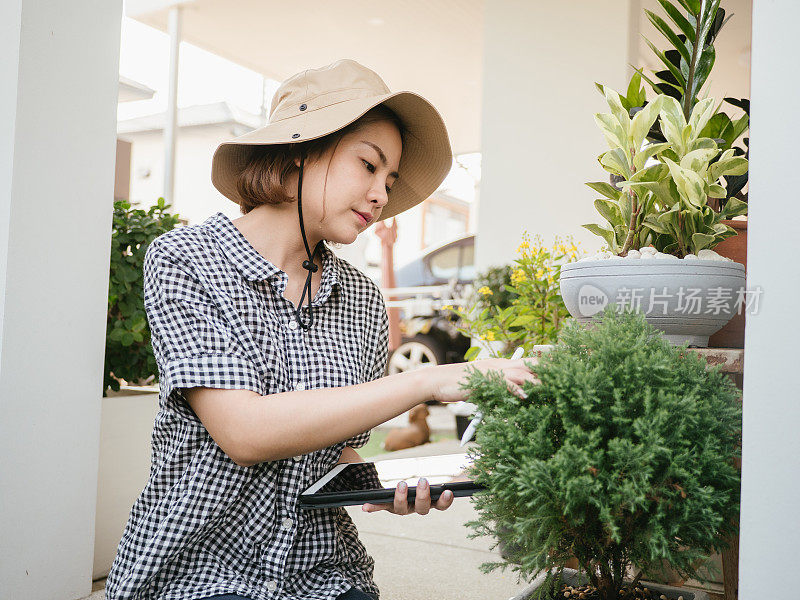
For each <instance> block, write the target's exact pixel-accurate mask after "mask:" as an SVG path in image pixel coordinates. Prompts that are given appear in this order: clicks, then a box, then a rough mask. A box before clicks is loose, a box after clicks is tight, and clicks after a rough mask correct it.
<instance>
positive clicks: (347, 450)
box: [336, 446, 364, 465]
mask: <svg viewBox="0 0 800 600" xmlns="http://www.w3.org/2000/svg"><path fill="white" fill-rule="evenodd" d="M357 462H364V459H363V458H362V457H361V455H360V454H359V453H358V452H356V451H355V450H353V449H352V448H351V447H350V446H345V447H344V448H342V454H341V456H340V457H339V462H337V463H336V464H337V465H338V464H341V463H357Z"/></svg>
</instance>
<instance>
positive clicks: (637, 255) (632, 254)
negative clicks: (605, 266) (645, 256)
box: [626, 250, 642, 258]
mask: <svg viewBox="0 0 800 600" xmlns="http://www.w3.org/2000/svg"><path fill="white" fill-rule="evenodd" d="M641 257H642V253H641V252H639V251H638V250H628V256H626V258H641Z"/></svg>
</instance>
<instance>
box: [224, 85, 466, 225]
mask: <svg viewBox="0 0 800 600" xmlns="http://www.w3.org/2000/svg"><path fill="white" fill-rule="evenodd" d="M380 104H384V105H386V107H388V108H389V109H391V110H392V111H393V112H394V113H395V114H396V115H397V116H398V118H399V119H400V120H401V121H402V122H403V125H404V126H405V128H406V135H405V138H404V143H403V152H402V154H401V157H400V165H399V168H398V172H399V174H400V177H399V178H398V179H397V181H396V182H395V183H394V184H392V191H391V193H390V194H389V201H388V202H387V204H386V206H384V208H383V211H381V216H380V218H379V219H378V220H379V221H382V220H384V219H388V218H390V217H393V216H395V215H398V214H400V213H401V212H403V211H405V210H408V209H409V208H411V207H413V206H416V205H417V204H419V203H420V202H422V201H423V200H425V199H427V198H428V197H429V196H430V195H431V194H432V193H433V192H434V191H436V189H437V188H438V187H439V185H441V183H442V181H444V179H445V177H447V174H448V173H449V172H450V169H451V167H452V165H453V154H452V150H451V146H450V139H449V137H448V135H447V128H446V127H445V124H444V120H443V119H442V116H441V115H440V114H439V112H438V111H437V110H436V108H435V107H434V106H433V105H432V104H431V103H430V102H428V101H427V100H426V99H425V98H423V97H422V96H420V95H419V94H415V93H414V92H409V91H401V92H394V93H391V94H383V95H380V96H370V97H367V98H358V99H354V100H347V101H344V102H339V103H337V104H333V105H331V106H326V107H322V108H318V109H316V110H309V111H308V112H305V113H303V114H302V115H297V116H295V117H291V118H288V119H283V120H280V121H276V122H274V123H269V124H267V125H265V126H264V127H260V128H259V129H255V130H253V131H251V132H249V133H246V134H244V135H242V136H239V137H237V138H235V139H233V140H228V141H226V142H222V143H221V144H220V145H219V146H217V149H216V150H215V152H214V157H213V159H212V165H211V181H212V183H213V184H214V187H216V188H217V189H218V190H219V191H220V193H222V194H223V195H224V196H226V197H227V198H229V199H231V200H233V201H234V202H236V203H237V204H239V203H241V198H240V197H239V193H238V192H237V190H236V180H237V178H238V176H239V174H240V173H241V171H242V169H243V168H244V167H245V166H246V164H247V161H248V160H249V158H250V156H251V148H252V147H253V146H269V145H273V144H293V143H300V142H305V141H309V140H313V139H316V138H319V137H322V136H325V135H328V134H331V133H333V132H335V131H338V130H340V129H342V128H343V127H346V126H347V125H349V124H350V123H352V122H354V121H356V120H357V119H359V118H360V117H362V116H363V115H364V114H365V113H367V112H368V111H369V110H370V109H372V108H374V107H376V106H378V105H380ZM297 134H299V135H297Z"/></svg>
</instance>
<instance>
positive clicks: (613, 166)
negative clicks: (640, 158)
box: [600, 148, 631, 179]
mask: <svg viewBox="0 0 800 600" xmlns="http://www.w3.org/2000/svg"><path fill="white" fill-rule="evenodd" d="M600 164H601V165H603V167H605V169H606V170H607V171H609V172H610V173H614V174H615V175H620V176H622V177H624V178H625V179H630V177H631V168H630V166H629V165H628V155H627V153H626V152H625V151H624V150H622V149H621V148H615V149H613V150H609V151H608V152H606V153H605V154H603V156H602V157H601V158H600Z"/></svg>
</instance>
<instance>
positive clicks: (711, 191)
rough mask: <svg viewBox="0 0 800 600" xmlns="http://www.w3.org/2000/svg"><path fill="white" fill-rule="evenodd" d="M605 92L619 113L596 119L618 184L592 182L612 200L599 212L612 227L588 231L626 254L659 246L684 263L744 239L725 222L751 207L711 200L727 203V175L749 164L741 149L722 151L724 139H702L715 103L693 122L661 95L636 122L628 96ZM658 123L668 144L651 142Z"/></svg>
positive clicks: (695, 113)
mask: <svg viewBox="0 0 800 600" xmlns="http://www.w3.org/2000/svg"><path fill="white" fill-rule="evenodd" d="M604 90H605V94H606V101H607V102H608V105H609V107H610V108H611V112H610V113H598V114H596V115H595V121H596V123H597V124H598V126H599V127H600V129H601V130H602V132H603V134H604V135H605V138H606V141H607V142H608V145H609V148H610V149H609V150H608V151H607V152H605V153H603V154H601V155H600V157H599V159H598V160H599V162H600V165H601V166H602V167H603V168H604V169H605V170H606V171H608V172H609V173H611V174H612V175H613V176H615V178H616V181H617V182H618V184H617V186H614V185H610V184H608V183H604V182H591V183H588V184H587V185H588V186H589V187H591V188H592V189H593V190H595V191H596V192H598V193H599V194H601V195H602V196H604V198H600V199H597V200H595V208H596V209H597V211H598V212H599V213H600V215H601V216H602V217H603V218H604V219H605V220H606V221H607V222H608V224H609V226H610V227H602V226H600V225H596V224H593V223H590V224H586V225H584V227H585V228H586V229H588V230H589V231H591V232H592V233H594V234H596V235H599V236H601V237H602V238H603V239H604V240H605V242H606V244H608V246H609V249H610V251H611V252H613V253H615V254H618V255H620V256H625V255H626V254H627V252H628V250H630V249H635V250H638V249H639V248H641V247H643V246H647V245H653V246H655V248H656V249H657V250H659V251H661V252H664V253H667V254H674V255H675V256H678V257H680V258H682V257H684V256H685V255H686V254H689V253H692V254H697V253H698V252H699V251H700V250H702V249H704V248H709V249H710V248H713V247H714V246H716V245H717V244H718V243H719V242H721V241H722V240H724V239H726V238H728V237H730V236H732V235H736V232H735V230H734V229H733V228H732V227H729V226H727V225H725V224H724V223H721V221H722V220H723V219H730V218H731V217H733V216H737V215H741V214H746V212H747V204H746V203H744V202H741V201H740V200H737V199H736V198H730V199H729V200H728V202H727V203H726V204H725V206H724V207H723V208H722V210H721V211H715V210H713V209H712V208H711V207H710V206H709V205H708V199H709V198H725V197H726V195H727V193H726V189H725V187H723V186H722V185H721V181H722V178H723V177H724V176H726V175H730V176H736V175H741V174H743V173H746V172H747V168H748V162H747V159H746V158H744V157H742V156H736V155H735V152H734V150H733V149H728V150H725V151H724V152H722V153H721V154H720V150H719V148H718V147H717V144H716V142H715V141H714V140H712V139H711V138H707V137H703V136H702V132H703V131H704V130H705V129H706V127H707V125H708V123H709V122H710V120H711V119H712V118H713V115H714V106H713V102H714V101H713V99H711V98H707V99H705V100H702V101H700V102H698V103H697V104H696V105H695V107H694V110H692V112H691V114H690V115H689V119H688V120H687V119H685V118H684V115H683V112H682V111H681V107H680V105H679V104H678V101H677V100H675V99H674V98H671V97H669V96H665V95H660V96H657V97H656V98H655V99H653V101H652V102H650V103H649V104H647V106H646V107H645V108H644V109H642V110H640V111H639V112H637V113H636V114H635V115H634V117H633V118H631V117H630V116H629V115H628V111H627V110H626V109H625V105H624V104H625V103H624V102H623V99H622V97H621V96H620V94H618V93H617V92H615V91H614V90H612V89H610V88H604ZM630 93H631V92H630V90H629V92H628V94H629V95H630ZM625 102H630V100H625ZM656 120H658V124H659V127H660V130H661V134H662V137H663V139H664V140H665V141H664V142H661V143H651V144H647V145H643V144H644V140H645V139H646V137H647V132H648V131H649V130H650V128H651V127H652V125H653V124H654V123H655V122H656Z"/></svg>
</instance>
